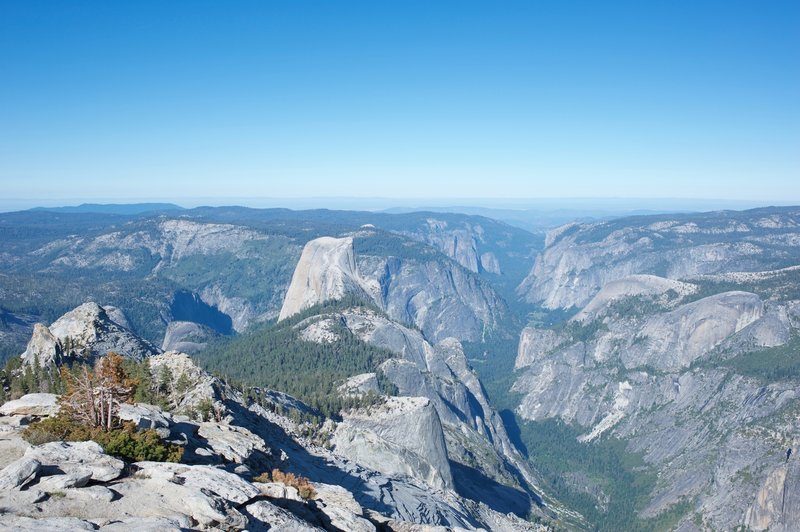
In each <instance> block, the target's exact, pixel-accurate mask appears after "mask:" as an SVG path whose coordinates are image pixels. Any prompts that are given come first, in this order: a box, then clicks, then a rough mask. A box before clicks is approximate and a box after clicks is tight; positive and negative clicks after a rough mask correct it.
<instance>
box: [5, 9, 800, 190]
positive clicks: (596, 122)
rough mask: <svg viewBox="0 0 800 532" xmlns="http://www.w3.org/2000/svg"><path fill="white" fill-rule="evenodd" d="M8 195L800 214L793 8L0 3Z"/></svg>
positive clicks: (798, 40) (799, 99) (798, 31)
mask: <svg viewBox="0 0 800 532" xmlns="http://www.w3.org/2000/svg"><path fill="white" fill-rule="evenodd" d="M0 185H2V190H3V192H2V193H0V196H4V197H5V198H37V199H39V198H42V199H43V198H51V199H52V198H56V199H58V198H82V199H94V198H103V199H120V200H124V199H127V198H138V199H141V198H153V199H158V198H180V197H211V196H226V197H237V198H241V197H248V196H261V197H298V196H304V195H313V196H380V197H403V198H413V197H420V198H422V197H425V198H431V197H449V196H453V197H458V198H469V197H476V198H482V197H483V198H485V197H504V198H523V197H572V196H580V197H591V196H602V197H700V198H709V197H711V198H730V199H747V200H764V201H769V200H783V201H787V200H792V201H793V200H798V201H800V3H798V2H797V1H783V2H780V1H769V0H764V1H756V0H751V1H735V0H734V1H731V0H725V1H718V2H717V1H699V0H694V1H669V2H643V1H635V2H600V1H591V2H589V1H587V2H574V1H560V0H559V1H555V0H551V1H547V2H544V1H543V2H535V1H532V0H531V1H525V2H489V1H486V2H468V1H463V0H459V1H453V2H432V1H420V2H413V1H375V0H372V1H369V2H344V1H343V2H332V1H320V2H305V1H288V0H287V1H253V2H233V1H224V2H223V1H216V2H199V1H191V2H188V1H187V2H146V1H129V2H122V1H110V2H109V1H98V2H79V1H54V2H40V1H34V0H24V1H20V2H13V1H10V0H6V1H4V2H2V3H0Z"/></svg>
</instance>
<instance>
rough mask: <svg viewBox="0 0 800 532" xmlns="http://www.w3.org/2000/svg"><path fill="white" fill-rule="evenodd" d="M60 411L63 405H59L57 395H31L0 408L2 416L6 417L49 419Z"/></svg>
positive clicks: (9, 402)
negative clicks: (48, 417)
mask: <svg viewBox="0 0 800 532" xmlns="http://www.w3.org/2000/svg"><path fill="white" fill-rule="evenodd" d="M60 409H61V405H59V404H58V396H57V395H55V394H52V393H29V394H28V395H23V396H22V397H20V398H19V399H15V400H13V401H8V402H7V403H5V404H4V405H3V406H0V414H2V415H4V416H37V417H47V416H54V415H56V414H58V411H59V410H60Z"/></svg>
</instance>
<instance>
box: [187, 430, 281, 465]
mask: <svg viewBox="0 0 800 532" xmlns="http://www.w3.org/2000/svg"><path fill="white" fill-rule="evenodd" d="M197 434H198V435H199V436H200V437H201V438H205V439H206V441H207V442H208V445H209V446H210V447H211V448H212V449H213V450H214V452H215V453H217V454H221V455H222V456H223V457H225V459H226V460H228V461H230V462H234V463H237V464H241V463H244V462H246V461H247V459H248V458H250V456H251V455H252V454H253V453H254V452H255V451H261V452H263V453H267V452H269V450H268V449H267V446H266V445H265V444H264V440H262V439H261V438H260V437H258V436H256V435H255V434H253V433H252V432H250V431H249V430H247V429H246V428H244V427H238V426H236V425H223V424H220V423H200V428H199V430H198V431H197Z"/></svg>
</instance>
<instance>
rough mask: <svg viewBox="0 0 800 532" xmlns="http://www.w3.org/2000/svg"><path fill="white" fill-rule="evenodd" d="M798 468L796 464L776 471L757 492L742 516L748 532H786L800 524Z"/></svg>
mask: <svg viewBox="0 0 800 532" xmlns="http://www.w3.org/2000/svg"><path fill="white" fill-rule="evenodd" d="M798 481H800V466H798V463H797V461H796V460H794V461H788V460H787V462H786V463H785V464H782V465H780V466H778V467H777V468H775V470H773V471H772V472H771V473H770V474H769V476H767V478H766V479H765V480H764V483H763V484H762V486H761V489H759V491H758V493H757V495H756V498H755V501H753V504H752V506H750V508H748V510H747V513H746V514H745V519H744V524H745V525H746V526H747V528H748V530H758V531H761V530H776V531H779V532H784V531H786V532H788V531H790V530H794V529H796V528H797V523H799V522H800V490H798V485H797V483H798Z"/></svg>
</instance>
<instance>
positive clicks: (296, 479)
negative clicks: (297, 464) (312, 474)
mask: <svg viewBox="0 0 800 532" xmlns="http://www.w3.org/2000/svg"><path fill="white" fill-rule="evenodd" d="M272 480H273V481H275V482H282V483H284V484H286V485H287V486H292V487H294V488H297V492H298V493H299V494H300V496H301V497H302V498H304V499H313V498H314V497H316V496H317V492H316V491H315V490H314V487H313V486H312V485H311V484H310V483H309V481H308V479H307V478H305V477H301V476H298V475H295V474H294V473H284V472H283V471H281V470H280V469H273V470H272Z"/></svg>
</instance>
